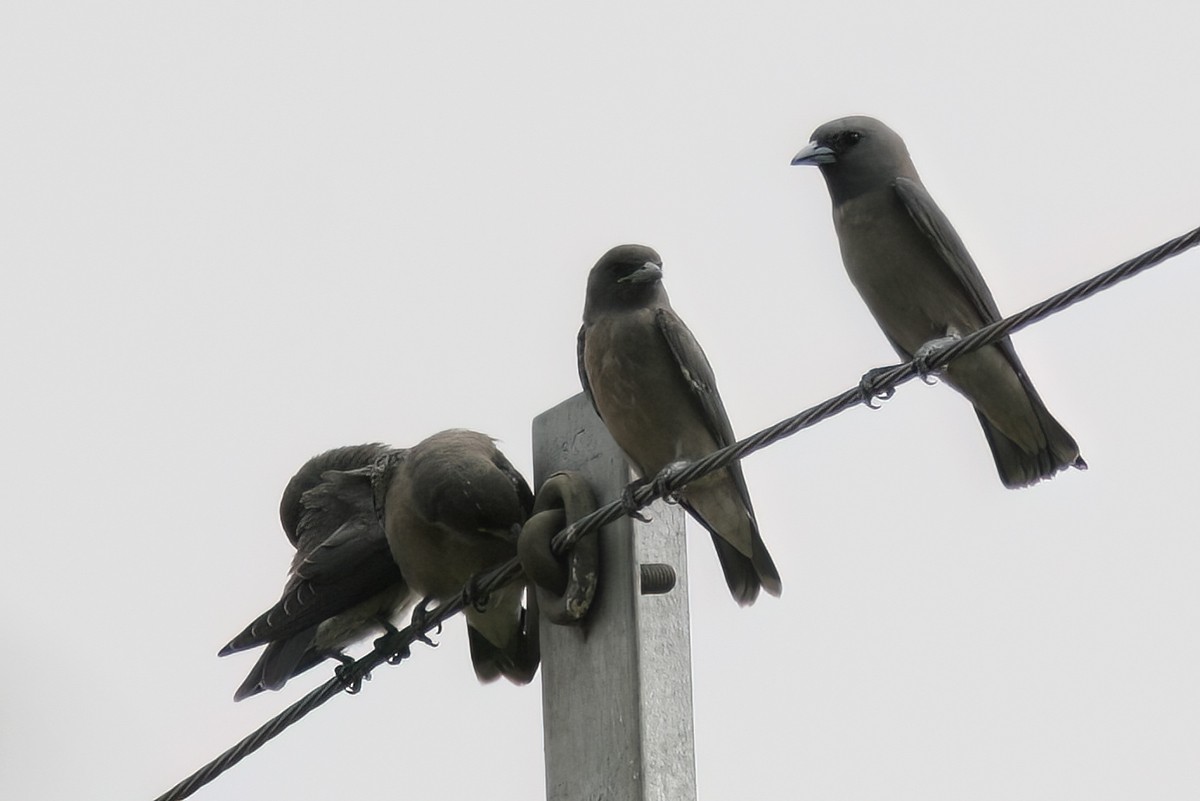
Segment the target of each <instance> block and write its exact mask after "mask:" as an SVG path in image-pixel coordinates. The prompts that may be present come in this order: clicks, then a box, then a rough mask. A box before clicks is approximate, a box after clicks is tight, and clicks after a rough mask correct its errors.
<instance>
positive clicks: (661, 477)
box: [650, 461, 688, 503]
mask: <svg viewBox="0 0 1200 801" xmlns="http://www.w3.org/2000/svg"><path fill="white" fill-rule="evenodd" d="M687 466H688V462H686V461H678V462H671V463H670V464H669V465H667V466H666V467H664V468H663V469H662V470H659V471H658V475H656V476H655V477H654V480H653V481H651V482H650V486H652V487H654V491H655V492H657V493H658V495H659V497H660V498H662V499H663V500H664V501H666V502H667V503H679V491H678V490H675V491H671V489H670V487H669V486H668V485H669V484H670V483H671V482H672V481H673V480H674V479H675V477H676V476H678V475H679V474H680V473H682V472H683V471H684V469H685V468H686V467H687Z"/></svg>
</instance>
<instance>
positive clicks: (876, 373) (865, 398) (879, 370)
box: [858, 367, 896, 409]
mask: <svg viewBox="0 0 1200 801" xmlns="http://www.w3.org/2000/svg"><path fill="white" fill-rule="evenodd" d="M895 369H896V368H895V367H873V368H871V369H870V370H868V371H867V372H865V373H863V377H862V378H861V379H859V381H858V392H859V394H860V395H861V396H862V402H863V403H865V404H866V405H867V408H868V409H880V408H882V407H883V404H879V405H876V404H875V401H876V400H890V399H891V397H892V396H893V395H895V394H896V388H895V387H887V388H886V389H877V388H876V385H877V384H878V383H879V379H881V378H882V377H883V376H885V375H887V374H888V373H890V372H891V371H892V370H895Z"/></svg>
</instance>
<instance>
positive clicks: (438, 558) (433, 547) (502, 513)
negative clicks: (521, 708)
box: [384, 429, 538, 684]
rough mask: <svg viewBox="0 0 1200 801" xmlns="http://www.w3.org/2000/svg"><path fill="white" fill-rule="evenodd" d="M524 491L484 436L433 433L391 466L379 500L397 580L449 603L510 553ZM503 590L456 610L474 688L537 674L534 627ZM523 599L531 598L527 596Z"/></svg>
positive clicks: (514, 596)
mask: <svg viewBox="0 0 1200 801" xmlns="http://www.w3.org/2000/svg"><path fill="white" fill-rule="evenodd" d="M532 507H533V493H532V492H530V490H529V485H528V484H527V483H526V482H525V479H524V478H522V477H521V474H520V473H518V472H517V470H516V469H515V468H514V467H513V466H512V464H511V463H510V462H509V461H508V459H506V458H505V457H504V454H502V453H501V452H500V451H499V450H498V449H497V448H496V446H495V443H494V442H493V441H492V440H491V438H489V437H487V436H485V435H483V434H479V433H477V432H474V431H467V430H464V429H452V430H449V431H442V432H440V433H438V434H434V435H433V436H431V437H429V438H427V439H425V440H423V441H422V442H420V443H419V444H417V445H416V446H414V447H413V448H411V449H410V450H409V451H408V452H407V453H406V454H405V455H404V457H403V458H402V459H400V460H399V462H398V464H397V466H396V471H395V474H394V476H393V478H392V479H391V481H390V483H389V485H388V488H387V492H386V499H385V502H384V527H385V530H386V532H387V540H388V543H389V545H390V546H391V551H392V555H393V556H394V558H395V560H396V563H397V564H398V565H399V566H400V572H401V573H402V574H403V576H404V579H405V581H407V583H408V585H409V586H411V587H412V588H413V589H414V590H415V591H416V592H418V593H420V594H421V595H422V596H423V597H425V598H427V599H431V600H438V601H444V600H446V599H448V598H452V597H456V596H457V595H459V594H460V593H461V592H462V590H463V587H464V586H465V585H466V584H467V582H468V581H469V580H470V579H471V577H472V576H474V575H475V574H477V573H479V572H480V571H483V570H486V569H488V568H491V567H494V566H496V565H497V564H499V563H501V562H504V561H506V560H508V559H511V558H513V557H515V556H516V554H517V534H519V533H520V529H521V525H522V524H523V523H524V522H525V519H526V517H527V516H528V515H529V512H530V510H531V509H532ZM524 591H525V586H524V585H523V584H521V583H517V584H512V585H509V586H508V587H505V588H503V589H501V590H498V591H496V592H494V593H492V594H491V596H490V597H489V598H488V599H486V601H485V602H482V603H480V604H479V605H471V606H468V608H467V609H466V611H465V615H466V618H467V627H468V629H467V631H468V635H469V638H470V646H471V661H472V663H473V664H474V667H475V673H476V676H478V678H479V679H480V681H491V680H493V679H495V678H498V677H499V676H504V677H506V678H508V679H509V680H510V681H512V682H514V683H517V684H524V683H526V682H528V681H530V680H531V679H532V678H533V675H534V672H535V671H536V669H537V663H538V652H537V625H538V624H537V620H536V616H535V615H534V614H532V613H530V614H528V615H526V614H525V613H524V612H523V610H522V608H521V598H522V595H523V594H524ZM530 595H532V593H531V594H530Z"/></svg>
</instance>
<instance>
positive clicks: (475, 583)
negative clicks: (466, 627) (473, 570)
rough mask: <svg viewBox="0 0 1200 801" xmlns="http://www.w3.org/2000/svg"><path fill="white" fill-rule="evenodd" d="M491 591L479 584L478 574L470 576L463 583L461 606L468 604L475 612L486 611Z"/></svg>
mask: <svg viewBox="0 0 1200 801" xmlns="http://www.w3.org/2000/svg"><path fill="white" fill-rule="evenodd" d="M490 596H491V593H490V592H489V591H488V590H485V589H484V588H483V587H482V586H480V584H479V576H471V577H470V578H469V579H467V583H466V584H465V585H463V592H462V599H463V606H468V607H470V608H472V609H474V610H475V611H476V612H486V611H487V606H488V599H489V598H490Z"/></svg>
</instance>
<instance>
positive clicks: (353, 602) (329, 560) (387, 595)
mask: <svg viewBox="0 0 1200 801" xmlns="http://www.w3.org/2000/svg"><path fill="white" fill-rule="evenodd" d="M402 453H403V451H397V450H393V449H391V448H389V447H387V446H386V445H380V444H370V445H355V446H349V447H345V448H336V449H334V450H331V451H327V452H325V453H323V454H321V455H319V456H314V457H313V458H312V459H310V460H309V461H308V462H307V463H305V465H304V466H303V467H301V468H300V470H299V471H298V472H297V473H296V475H295V476H293V477H292V480H291V481H289V482H288V485H287V487H286V488H285V489H284V491H283V498H282V499H281V500H280V503H279V519H280V522H281V523H282V524H283V530H284V533H285V534H287V537H288V540H289V541H291V543H292V545H293V546H295V548H296V555H295V558H294V559H293V560H292V567H291V572H290V574H289V577H288V581H287V584H286V585H285V586H284V590H283V597H282V598H280V599H279V602H278V603H276V604H275V605H274V606H273V607H271V608H270V609H269V610H267V611H266V612H264V613H263V614H262V615H260V616H259V617H258V618H257V619H256V620H255V621H254V622H252V623H251V624H250V625H249V626H247V627H246V629H245V630H244V631H242V633H241V634H239V635H238V636H236V637H234V638H233V639H232V640H231V641H230V642H229V644H228V645H226V646H225V647H224V648H222V649H221V651H220V653H219V655H220V656H226V655H228V654H232V653H235V652H237V651H242V650H245V649H247V648H254V647H256V646H259V645H266V649H265V650H264V651H263V653H262V655H261V656H260V657H259V659H258V661H257V662H256V663H255V665H254V667H253V668H252V669H251V671H250V674H249V675H248V676H247V677H246V680H245V681H244V682H242V685H241V686H240V687H238V689H237V692H236V693H235V694H234V699H235V700H238V701H240V700H242V699H243V698H247V697H249V696H251V695H255V694H256V693H260V692H262V691H263V690H278V689H280V688H281V687H283V685H284V684H285V683H286V682H287V681H288V679H290V678H292V677H293V676H296V675H298V674H300V673H302V672H304V671H306V670H308V669H309V668H312V667H314V666H315V665H317V664H319V663H320V662H322V661H324V660H325V659H329V658H335V659H339V660H341V661H343V662H346V661H348V657H345V656H344V655H343V654H342V649H344V648H346V647H348V646H350V645H352V644H354V643H355V642H357V641H359V640H361V639H362V638H364V637H366V636H369V635H370V634H372V633H379V632H382V631H384V630H387V628H388V627H389V626H390V625H391V623H392V621H393V620H395V619H396V617H397V616H398V615H400V614H401V613H402V612H403V611H404V609H405V608H406V607H408V606H409V605H411V603H412V602H413V601H414V600H416V597H415V595H413V594H412V593H411V592H410V591H409V589H408V586H407V585H406V584H405V583H404V579H403V577H402V576H401V574H400V570H399V568H397V566H396V563H395V561H394V560H393V559H392V556H391V552H390V550H389V549H388V544H387V538H386V536H385V535H384V531H383V525H382V523H381V521H380V519H379V515H378V513H377V512H376V509H375V507H376V505H377V504H376V502H375V499H374V493H373V489H372V478H371V471H372V470H374V469H379V468H378V467H377V466H378V465H383V464H386V462H387V460H388V459H395V458H397V457H398V456H400V455H401V454H402Z"/></svg>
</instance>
